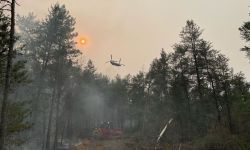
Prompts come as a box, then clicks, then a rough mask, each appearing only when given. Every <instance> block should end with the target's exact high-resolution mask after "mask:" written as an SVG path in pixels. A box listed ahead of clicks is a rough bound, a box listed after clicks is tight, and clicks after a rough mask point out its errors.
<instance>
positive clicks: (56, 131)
mask: <svg viewBox="0 0 250 150" xmlns="http://www.w3.org/2000/svg"><path fill="white" fill-rule="evenodd" d="M59 93H60V92H59ZM59 105H60V94H58V97H57V103H56V126H55V137H54V146H53V150H56V149H57V142H58V128H59Z"/></svg>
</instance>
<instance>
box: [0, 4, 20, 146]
mask: <svg viewBox="0 0 250 150" xmlns="http://www.w3.org/2000/svg"><path fill="white" fill-rule="evenodd" d="M15 3H16V1H15V0H12V2H11V28H10V42H9V51H8V55H7V66H6V74H5V84H4V90H3V101H2V108H1V123H0V150H3V149H4V146H5V136H6V129H5V128H6V124H7V123H6V122H7V118H6V117H7V116H6V115H7V101H8V97H9V91H10V76H11V68H12V57H13V49H14V43H15V40H14V35H15Z"/></svg>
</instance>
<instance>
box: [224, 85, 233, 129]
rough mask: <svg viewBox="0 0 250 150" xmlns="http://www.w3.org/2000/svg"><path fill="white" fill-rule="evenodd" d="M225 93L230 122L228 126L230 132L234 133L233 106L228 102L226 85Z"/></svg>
mask: <svg viewBox="0 0 250 150" xmlns="http://www.w3.org/2000/svg"><path fill="white" fill-rule="evenodd" d="M224 91H225V95H224V98H225V101H226V107H227V120H228V125H229V129H230V132H231V133H232V132H233V124H232V115H231V105H230V101H229V100H228V90H227V87H226V85H224Z"/></svg>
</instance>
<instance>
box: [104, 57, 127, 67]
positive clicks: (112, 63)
mask: <svg viewBox="0 0 250 150" xmlns="http://www.w3.org/2000/svg"><path fill="white" fill-rule="evenodd" d="M110 58H111V59H110V60H109V61H107V62H106V63H110V64H111V65H113V66H117V67H120V66H125V65H124V64H121V58H120V60H119V61H116V60H113V59H112V55H110Z"/></svg>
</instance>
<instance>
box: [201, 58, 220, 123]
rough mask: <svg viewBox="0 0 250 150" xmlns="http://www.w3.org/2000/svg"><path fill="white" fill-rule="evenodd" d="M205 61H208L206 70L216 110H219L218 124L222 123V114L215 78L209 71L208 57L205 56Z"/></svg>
mask: <svg viewBox="0 0 250 150" xmlns="http://www.w3.org/2000/svg"><path fill="white" fill-rule="evenodd" d="M205 61H206V70H207V73H208V77H209V79H210V83H211V86H212V91H213V98H214V101H215V106H216V110H217V119H218V122H219V123H221V113H220V105H219V100H218V97H217V93H216V90H215V86H214V81H213V77H212V75H211V73H210V71H209V67H208V60H207V56H206V55H205Z"/></svg>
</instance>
